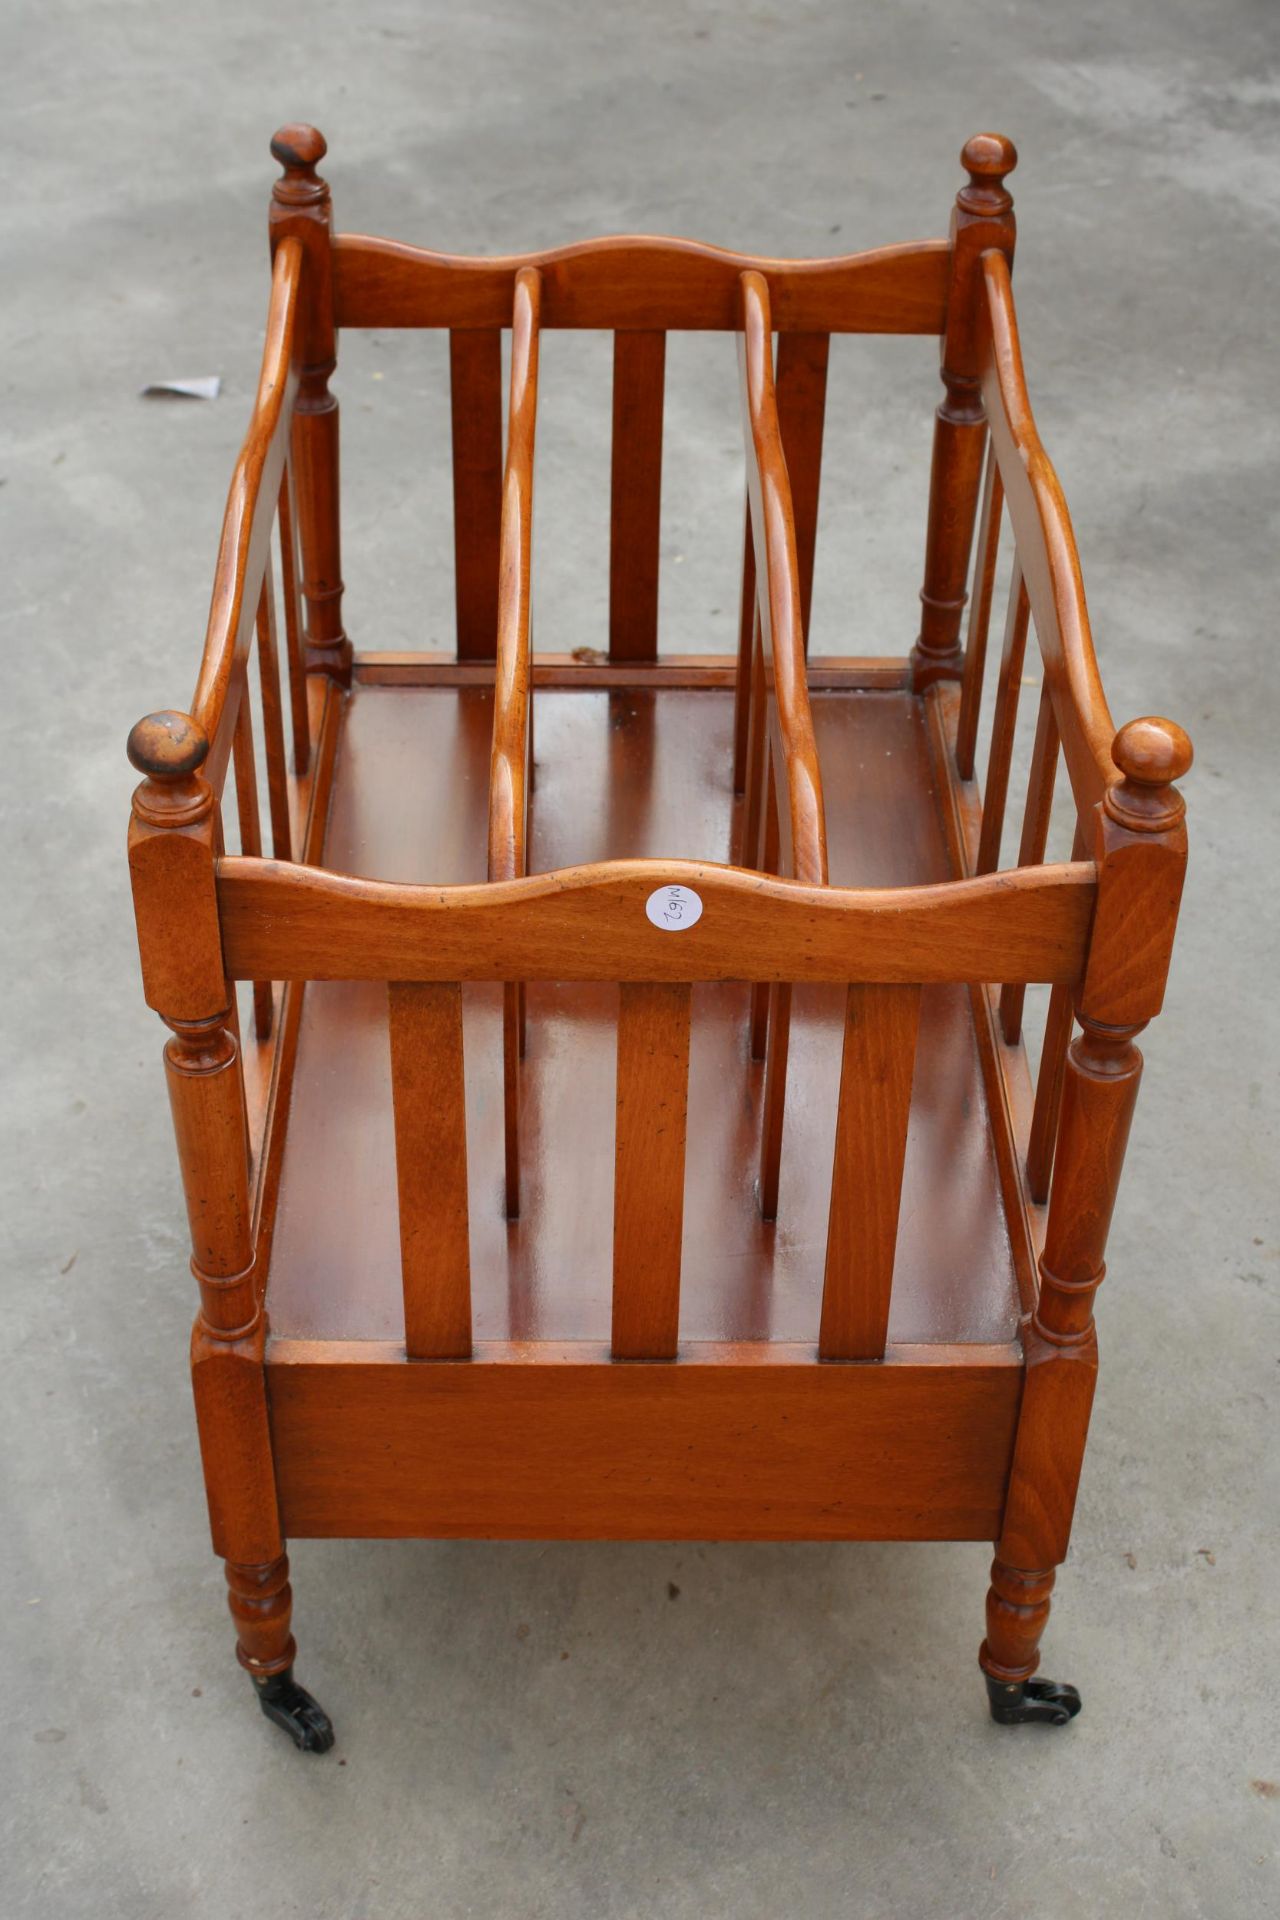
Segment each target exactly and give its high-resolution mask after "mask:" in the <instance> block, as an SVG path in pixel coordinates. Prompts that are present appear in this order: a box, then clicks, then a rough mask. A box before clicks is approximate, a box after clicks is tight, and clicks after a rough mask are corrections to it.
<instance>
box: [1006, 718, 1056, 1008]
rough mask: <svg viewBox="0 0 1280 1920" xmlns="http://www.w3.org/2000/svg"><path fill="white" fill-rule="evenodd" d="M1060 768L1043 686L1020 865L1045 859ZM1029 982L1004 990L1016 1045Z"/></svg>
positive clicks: (1013, 983)
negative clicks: (1055, 787) (1056, 780)
mask: <svg viewBox="0 0 1280 1920" xmlns="http://www.w3.org/2000/svg"><path fill="white" fill-rule="evenodd" d="M1057 771H1058V722H1057V720H1056V718H1055V717H1054V711H1053V699H1052V696H1051V695H1050V693H1049V690H1048V688H1047V687H1044V686H1042V687H1041V689H1040V705H1039V708H1038V710H1037V712H1036V735H1035V741H1034V743H1033V745H1032V749H1031V770H1030V773H1029V775H1028V777H1027V799H1026V805H1025V807H1024V808H1023V814H1022V835H1021V838H1020V839H1019V842H1018V865H1019V866H1020V867H1038V866H1039V865H1040V864H1041V862H1042V861H1043V860H1044V856H1045V848H1046V847H1047V845H1048V842H1049V824H1050V820H1051V818H1052V814H1053V787H1054V781H1055V778H1056V776H1057ZM1026 991H1027V990H1026V985H1025V983H1024V982H1023V981H1020V980H1011V981H1009V982H1008V983H1007V984H1006V985H1005V986H1003V987H1002V988H1001V990H1000V1028H1001V1032H1002V1033H1003V1035H1004V1038H1005V1042H1006V1044H1007V1045H1009V1046H1013V1045H1014V1044H1015V1042H1016V1041H1017V1040H1018V1038H1019V1036H1020V1034H1021V1032H1022V1009H1023V1003H1024V1001H1025V999H1026Z"/></svg>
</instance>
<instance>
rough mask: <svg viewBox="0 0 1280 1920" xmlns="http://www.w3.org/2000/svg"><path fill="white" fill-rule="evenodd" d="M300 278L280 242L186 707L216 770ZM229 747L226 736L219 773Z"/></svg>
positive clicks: (282, 442)
mask: <svg viewBox="0 0 1280 1920" xmlns="http://www.w3.org/2000/svg"><path fill="white" fill-rule="evenodd" d="M301 272H302V251H301V248H300V247H299V245H298V243H297V242H296V241H294V240H285V241H282V242H281V244H280V246H279V247H278V248H277V249H276V256H275V264H274V266H273V269H272V277H271V304H270V306H269V308H268V312H267V338H266V344H265V345H264V347H263V352H262V370H261V373H260V375H259V378H258V391H257V394H256V396H255V399H254V403H253V412H252V415H251V417H250V421H249V430H248V432H247V433H246V435H245V438H244V444H243V445H242V447H241V449H240V457H239V459H238V460H237V461H236V466H235V472H234V473H233V475H232V478H231V490H230V493H229V494H228V496H227V507H226V512H225V514H224V516H223V522H222V539H221V542H220V544H219V547H218V561H217V566H216V568H215V570H214V581H213V605H212V607H211V608H210V611H209V625H208V629H207V632H206V635H205V643H204V655H203V658H202V659H201V662H200V674H199V678H198V680H197V681H196V690H195V694H194V697H193V698H192V702H191V716H192V718H193V720H195V722H196V724H197V725H198V726H200V727H201V728H203V730H204V732H205V733H206V734H207V736H208V738H209V741H210V745H211V749H212V752H211V755H210V758H211V761H212V762H213V765H214V766H216V765H217V764H218V757H217V744H218V741H219V735H220V731H221V727H222V719H223V710H224V707H225V706H226V704H227V694H228V689H229V687H230V686H231V683H232V679H233V676H235V675H237V674H239V673H241V672H242V671H243V666H244V662H245V661H246V660H247V658H248V655H249V646H250V642H251V641H252V638H253V632H254V624H255V621H256V619H257V613H258V596H259V593H260V591H261V587H262V578H263V574H264V571H265V569H266V564H267V556H268V554H269V552H270V547H271V531H272V526H273V524H274V521H275V515H276V510H277V507H278V504H279V495H280V483H281V479H282V477H283V474H284V465H285V455H286V452H287V448H288V437H289V429H290V422H291V416H292V409H293V402H294V398H295V396H296V393H297V389H298V366H297V363H296V360H295V356H294V329H295V326H296V324H297V314H298V287H299V281H300V277H301ZM230 744H231V743H230V740H229V739H227V738H225V736H224V746H223V760H222V764H224V765H225V754H226V752H227V751H229V749H230Z"/></svg>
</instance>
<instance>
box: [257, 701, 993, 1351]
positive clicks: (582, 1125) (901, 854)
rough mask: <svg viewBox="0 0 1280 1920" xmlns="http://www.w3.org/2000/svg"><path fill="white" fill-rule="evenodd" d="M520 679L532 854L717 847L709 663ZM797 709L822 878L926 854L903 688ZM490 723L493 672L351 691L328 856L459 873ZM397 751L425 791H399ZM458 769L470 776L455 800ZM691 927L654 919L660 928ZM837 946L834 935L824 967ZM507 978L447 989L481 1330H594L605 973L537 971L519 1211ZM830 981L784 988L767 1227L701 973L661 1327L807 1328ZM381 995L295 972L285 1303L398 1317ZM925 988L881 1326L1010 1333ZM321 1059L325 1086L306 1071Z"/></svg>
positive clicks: (977, 1172)
mask: <svg viewBox="0 0 1280 1920" xmlns="http://www.w3.org/2000/svg"><path fill="white" fill-rule="evenodd" d="M541 700H542V705H541V708H540V712H541V719H540V727H541V736H542V745H541V748H540V752H541V755H542V759H543V767H544V773H543V779H542V783H541V785H540V787H539V793H538V805H537V807H536V808H535V810H534V816H533V836H532V843H531V850H530V851H531V861H532V864H533V866H534V867H535V868H541V867H542V866H544V865H545V864H547V863H554V862H569V861H574V860H586V861H592V860H595V859H596V858H598V857H599V855H600V854H602V853H603V852H606V851H613V852H617V853H621V854H622V855H624V856H628V857H635V856H638V855H640V856H642V855H645V854H652V853H654V852H655V851H656V850H657V849H658V848H661V847H665V846H671V845H673V844H680V845H682V846H683V847H685V848H687V849H689V850H691V851H692V852H694V853H696V854H699V855H701V856H703V857H704V858H705V857H708V856H716V855H719V856H723V854H724V852H725V851H726V850H727V843H728V841H729V838H730V835H731V832H732V801H731V795H730V793H729V791H728V780H727V766H728V751H729V743H730V739H731V727H732V696H731V695H730V694H729V693H727V692H724V693H720V694H707V693H701V692H699V693H685V694H682V693H680V692H678V691H677V692H674V693H671V692H667V693H660V694H655V695H646V694H644V693H633V694H620V695H615V696H607V695H604V694H599V693H564V694H556V693H551V692H548V693H546V694H544V695H542V696H541ZM814 714H815V725H816V727H817V729H818V737H819V743H820V747H821V750H822V751H823V754H824V759H825V762H826V764H827V765H828V766H829V767H830V768H831V770H832V771H831V780H832V782H833V788H832V796H833V807H832V841H831V859H832V874H833V879H834V880H836V881H837V882H849V883H856V884H861V885H865V886H868V887H871V888H883V887H891V886H893V885H894V883H895V882H905V883H910V884H916V885H919V884H926V885H927V884H930V883H932V882H933V881H935V880H936V879H938V878H940V877H942V876H944V875H945V874H946V873H947V872H948V871H949V870H950V869H949V862H948V858H947V854H946V851H945V846H944V843H943V840H942V836H941V832H940V829H939V826H938V822H937V818H936V815H935V813H934V810H933V803H932V799H931V797H930V776H929V771H928V750H927V746H926V743H925V740H924V735H923V727H922V723H921V719H920V715H919V709H918V704H917V703H916V702H915V701H913V700H911V699H910V698H909V697H908V696H905V695H901V694H887V695H873V696H864V697H858V698H849V697H846V696H843V695H832V696H816V697H815V700H814ZM491 725H492V697H491V695H489V694H486V693H484V692H482V691H472V690H465V689H464V690H462V691H457V692H455V691H450V690H412V689H410V690H396V691H391V690H381V689H376V688H365V689H362V690H360V691H358V692H357V694H356V696H355V700H354V704H353V705H352V707H351V708H350V710H349V711H348V713H347V715H346V724H345V734H344V739H343V743H342V750H341V757H340V760H339V766H338V778H337V786H336V791H335V795H334V800H333V805H332V810H331V825H330V836H329V843H328V855H327V857H328V858H329V859H331V860H340V861H342V862H344V863H346V864H349V865H352V866H358V867H360V868H361V869H362V870H363V871H364V872H366V873H369V874H374V875H377V874H379V873H383V874H385V873H396V874H400V875H402V876H405V877H407V878H409V879H411V880H414V881H419V882H421V881H426V880H431V879H434V880H437V881H440V880H446V881H452V882H454V883H460V882H466V881H469V880H476V879H478V878H480V877H481V876H482V875H483V872H484V859H485V847H484V838H485V835H484V791H485V770H486V768H487V763H488V754H489V746H490V737H491ZM410 767H412V768H413V770H414V771H413V780H414V783H415V792H416V794H417V796H418V804H417V805H416V806H415V807H414V808H413V809H411V810H406V809H405V807H404V806H403V791H404V784H405V780H406V778H407V777H408V772H407V770H408V768H410ZM459 796H464V797H465V796H470V803H469V806H468V807H459V805H458V804H457V800H458V797H459ZM839 890H840V889H839V888H838V887H837V888H835V889H833V891H836V892H838V891H839ZM642 915H643V908H642V906H641V907H639V908H638V912H637V917H638V918H642ZM703 918H704V919H705V918H706V913H705V912H704V915H703ZM646 924H647V923H646ZM696 931H697V929H696V928H695V929H694V930H693V933H686V934H678V935H673V934H661V935H659V934H656V933H655V939H656V940H665V941H666V942H667V943H668V945H669V946H676V947H679V946H680V945H681V943H682V942H684V941H686V940H689V939H692V938H693V934H694V933H696ZM741 944H743V945H745V944H746V942H745V940H744V941H743V942H742V943H741ZM847 957H848V956H847V954H842V955H840V956H837V975H838V966H839V965H840V964H843V963H844V961H845V960H847ZM739 964H741V962H740V961H739ZM963 964H964V963H963V962H962V963H961V965H962V966H963ZM499 994H500V989H499V988H498V987H496V986H495V987H489V988H485V987H476V988H471V989H468V990H464V996H463V1001H464V1025H465V1029H466V1058H467V1063H468V1084H467V1100H468V1112H467V1136H468V1181H469V1192H470V1225H471V1243H472V1273H473V1296H474V1297H473V1311H474V1331H475V1337H476V1339H477V1340H481V1341H482V1340H486V1339H491V1338H506V1337H508V1336H513V1337H517V1338H522V1339H524V1338H529V1339H533V1338H538V1337H544V1336H545V1337H563V1338H569V1339H595V1340H597V1341H600V1342H603V1343H605V1344H607V1343H608V1340H609V1334H610V1311H611V1299H612V1261H613V1244H612V1229H611V1221H612V1204H613V1196H612V1176H613V1166H612V1154H611V1152H610V1150H609V1142H610V1141H611V1139H612V1136H613V1127H614V1102H615V1096H616V1047H617V1007H618V998H617V988H616V986H614V987H608V986H600V987H593V986H590V985H581V986H573V985H567V984H553V983H552V984H547V985H543V986H537V985H535V986H531V987H530V988H529V1001H530V1020H529V1051H528V1056H527V1059H526V1062H525V1069H524V1071H525V1075H526V1080H525V1100H524V1112H523V1116H522V1118H523V1123H524V1132H523V1149H524V1154H523V1159H524V1176H525V1177H524V1192H523V1196H522V1209H521V1217H520V1220H519V1222H517V1223H510V1222H508V1221H507V1220H506V1219H505V1217H504V1211H503V1202H502V1166H503V1141H502V1102H501V1007H500V999H499V997H498V996H499ZM844 1003H845V990H844V988H843V986H837V987H828V988H813V987H807V988H802V989H800V990H799V991H798V992H797V1008H796V1015H795V1019H794V1021H793V1027H792V1034H791V1082H792V1089H793V1092H792V1099H791V1102H790V1107H789V1113H788V1123H787V1138H786V1141H785V1143H784V1154H783V1167H782V1175H783V1178H782V1211H781V1218H780V1222H779V1226H778V1227H777V1228H772V1227H770V1226H768V1225H767V1224H766V1223H764V1222H762V1221H761V1220H760V1217H759V1213H758V1210H757V1206H756V1198H755V1193H754V1183H755V1149H756V1142H757V1140H758V1138H759V1121H760V1097H761V1086H760V1081H761V1076H760V1074H759V1071H758V1070H757V1071H756V1074H755V1076H754V1079H752V1080H750V1081H748V1083H747V1085H746V1086H745V1088H743V1079H744V1074H743V1064H744V1047H745V1031H744V1029H745V1013H746V990H745V989H744V988H742V987H735V986H732V985H707V986H701V987H697V988H695V990H694V995H693V1014H692V1026H691V1052H690V1077H689V1110H688V1143H689V1144H688V1174H687V1187H686V1205H685V1217H684V1232H683V1246H682V1283H681V1339H682V1340H683V1341H697V1340H705V1339H714V1338H726V1337H728V1338H741V1339H760V1338H768V1337H771V1338H775V1339H776V1338H794V1339H798V1340H803V1341H808V1342H810V1343H814V1344H816V1339H817V1330H818V1323H819V1315H820V1305H821V1293H822V1278H823V1268H824V1261H825V1247H826V1238H827V1224H828V1213H829V1207H830V1175H831V1167H832V1163H833V1155H834V1143H835V1125H836V1113H837V1106H838V1096H839V1071H840V1053H841V1033H842V1028H843V1015H844ZM385 1004H386V1003H385V990H384V989H382V988H379V987H378V986H376V985H368V986H366V985H361V984H344V983H334V984H325V983H323V982H320V983H318V984H315V985H313V986H311V987H309V988H308V990H307V997H306V1001H305V1003H304V1010H303V1023H302V1032H301V1035H300V1043H299V1050H298V1066H297V1078H296V1083H295V1089H294V1100H293V1110H292V1114H291V1119H290V1129H289V1137H288V1144H287V1148H286V1153H285V1167H284V1174H283V1179H282V1183H281V1195H280V1207H279V1217H278V1222H277V1245H276V1252H275V1256H274V1259H273V1272H272V1279H271V1311H272V1324H273V1326H274V1327H275V1328H276V1329H277V1330H278V1331H280V1332H288V1333H296V1334H305V1335H307V1336H313V1335H314V1336H324V1337H335V1338H341V1337H349V1338H356V1337H368V1338H380V1339H398V1338H399V1333H400V1319H401V1313H402V1308H401V1300H400V1277H399V1236H398V1231H397V1225H396V1196H395V1180H394V1174H393V1171H392V1168H393V1164H394V1153H393V1146H392V1123H391V1089H390V1082H389V1070H388V1054H387V1038H386V1022H385ZM920 1018H921V1039H920V1048H919V1065H918V1068H917V1074H916V1079H915V1082H914V1086H913V1096H912V1120H911V1124H910V1127H909V1132H908V1143H907V1158H906V1166H905V1169H904V1175H903V1202H902V1227H901V1234H900V1246H899V1253H898V1260H897V1267H896V1271H895V1280H894V1293H893V1308H892V1314H891V1320H890V1336H891V1338H892V1339H893V1340H895V1341H904V1340H912V1339H927V1340H934V1339H939V1338H941V1339H957V1340H997V1341H999V1340H1004V1339H1008V1338H1010V1337H1011V1336H1012V1333H1013V1329H1014V1326H1015V1323H1016V1312H1017V1306H1016V1301H1017V1294H1016V1288H1015V1285H1014V1280H1013V1275H1012V1271H1011V1267H1010V1264H1009V1244H1008V1238H1007V1235H1006V1233H1005V1229H1004V1226H1003V1221H1002V1212H1001V1203H1000V1198H999V1189H998V1182H997V1178H996V1171H995V1164H994V1158H993V1151H992V1146H991V1140H990V1135H989V1132H988V1129H987V1123H986V1117H985V1115H986V1109H985V1098H984V1093H983V1087H982V1079H981V1070H980V1066H979V1062H978V1058H977V1054H976V1050H975V1042H974V1034H973V1028H972V1023H971V1020H970V1016H969V1010H968V1002H967V995H966V991H965V989H964V988H963V987H959V986H954V987H947V986H942V987H931V988H926V990H925V992H924V994H923V995H922V998H921V1016H920ZM339 1064H340V1070H341V1075H342V1085H343V1088H344V1094H343V1102H342V1108H341V1111H337V1110H335V1109H334V1108H333V1107H332V1105H331V1104H330V1102H329V1101H328V1100H327V1098H326V1096H325V1091H324V1090H325V1089H326V1088H329V1087H332V1085H333V1084H334V1074H335V1072H336V1071H338V1069H339ZM730 1088H732V1089H734V1092H733V1093H732V1097H727V1095H726V1089H730ZM739 1088H742V1089H743V1090H742V1091H741V1092H739V1091H737V1089H739Z"/></svg>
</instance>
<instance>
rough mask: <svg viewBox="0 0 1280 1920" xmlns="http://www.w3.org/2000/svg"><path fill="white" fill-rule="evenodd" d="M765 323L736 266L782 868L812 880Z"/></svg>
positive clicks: (755, 286) (818, 787) (781, 462)
mask: <svg viewBox="0 0 1280 1920" xmlns="http://www.w3.org/2000/svg"><path fill="white" fill-rule="evenodd" d="M772 325H773V322H772V311H771V305H770V299H769V289H768V286H767V284H766V282H765V280H764V278H763V277H762V276H761V275H760V274H758V273H746V274H744V275H743V278H742V335H741V339H740V341H739V360H740V366H741V375H742V413H743V435H744V440H745V443H746V452H747V490H748V494H749V496H750V500H751V528H752V544H753V547H754V551H755V556H756V606H757V609H758V612H759V621H760V644H761V651H762V657H763V661H764V678H765V695H766V699H767V702H768V706H767V710H766V728H767V731H768V735H769V745H770V750H771V753H772V754H773V756H774V765H775V770H776V774H777V778H778V782H779V792H778V813H779V823H780V826H781V867H780V871H781V872H783V873H786V874H787V875H788V876H791V877H794V878H795V879H797V880H807V881H808V882H810V884H812V885H815V886H820V885H822V884H823V882H824V881H825V880H826V877H827V848H826V824H825V820H824V818H823V805H822V771H821V768H820V766H819V763H818V753H817V748H816V746H815V744H814V738H813V720H812V716H811V714H810V711H809V691H808V684H807V682H806V679H805V670H804V614H803V606H802V596H801V586H800V562H799V557H798V554H797V550H796V526H795V509H794V505H793V502H792V498H791V485H790V480H789V478H788V474H787V465H786V456H785V453H784V450H783V445H782V430H781V427H780V424H779V420H778V399H777V391H776V387H775V384H774V374H773V337H772Z"/></svg>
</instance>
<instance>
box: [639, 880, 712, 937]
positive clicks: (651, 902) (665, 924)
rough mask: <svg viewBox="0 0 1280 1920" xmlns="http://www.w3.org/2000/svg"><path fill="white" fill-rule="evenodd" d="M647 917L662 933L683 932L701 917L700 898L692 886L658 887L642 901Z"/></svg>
mask: <svg viewBox="0 0 1280 1920" xmlns="http://www.w3.org/2000/svg"><path fill="white" fill-rule="evenodd" d="M644 910H645V914H646V915H647V917H648V918H649V919H650V920H652V922H653V924H654V926H655V927H660V928H661V929H662V931H663V932H664V933H683V932H684V931H685V930H686V928H688V927H692V926H696V925H697V923H698V921H699V920H701V918H702V899H701V896H700V895H699V894H696V893H695V892H694V890H693V888H692V887H675V886H672V887H659V888H658V890H657V892H656V893H651V894H650V895H649V898H648V899H647V900H646V901H645V903H644Z"/></svg>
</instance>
